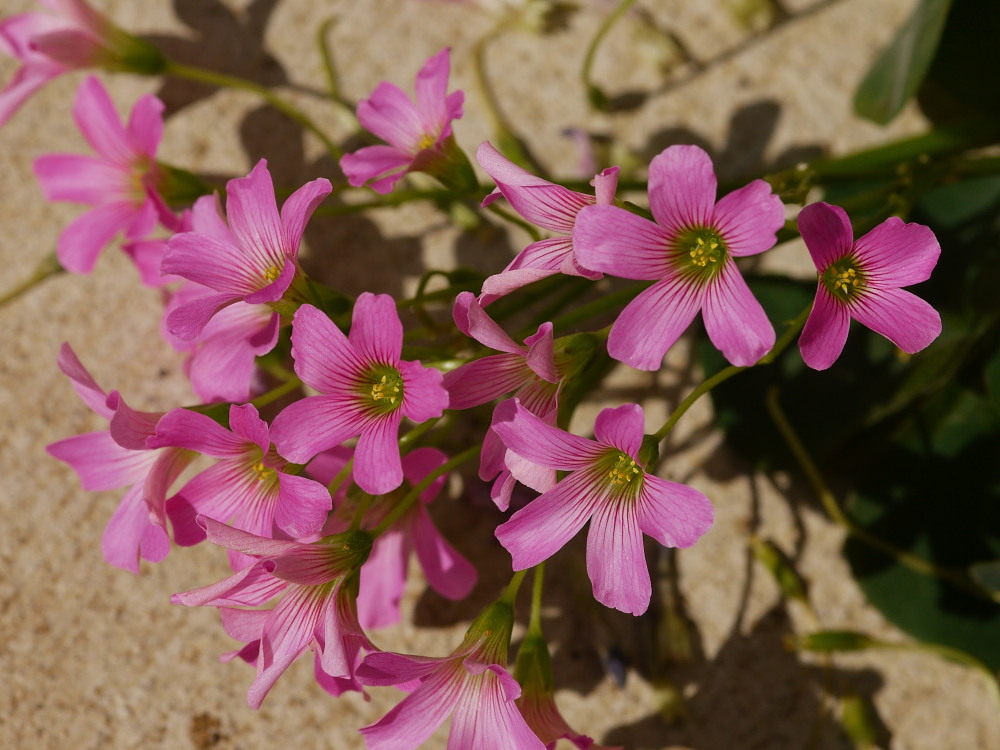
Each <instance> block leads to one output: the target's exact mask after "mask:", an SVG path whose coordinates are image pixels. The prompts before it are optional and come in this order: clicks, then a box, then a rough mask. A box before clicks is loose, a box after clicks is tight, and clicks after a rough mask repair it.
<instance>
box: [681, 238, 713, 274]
mask: <svg viewBox="0 0 1000 750" xmlns="http://www.w3.org/2000/svg"><path fill="white" fill-rule="evenodd" d="M718 250H719V242H718V240H714V239H711V238H710V239H709V241H708V242H705V240H704V239H702V238H701V237H698V238H697V240H696V241H695V245H694V247H692V248H691V252H689V253H688V255H689V256H690V257H691V264H692V265H695V266H698V267H699V268H704V267H705V266H707V265H708V264H709V263H718V262H719V252H718Z"/></svg>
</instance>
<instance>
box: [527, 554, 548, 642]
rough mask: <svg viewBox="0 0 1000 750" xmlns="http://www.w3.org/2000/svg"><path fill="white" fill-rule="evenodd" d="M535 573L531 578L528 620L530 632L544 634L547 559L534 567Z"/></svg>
mask: <svg viewBox="0 0 1000 750" xmlns="http://www.w3.org/2000/svg"><path fill="white" fill-rule="evenodd" d="M534 571H535V575H534V577H533V578H532V580H531V619H529V620H528V632H529V633H531V634H534V635H538V636H540V635H541V634H542V584H543V583H544V579H545V561H544V560H543V561H542V562H540V563H538V565H536V566H535V568H534Z"/></svg>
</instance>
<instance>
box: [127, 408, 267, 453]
mask: <svg viewBox="0 0 1000 750" xmlns="http://www.w3.org/2000/svg"><path fill="white" fill-rule="evenodd" d="M233 408H236V407H233ZM250 408H253V407H252V406H251V407H250ZM146 445H147V447H149V448H162V447H164V446H167V445H173V446H177V447H180V448H187V449H188V450H192V451H197V452H198V453H204V454H205V455H206V456H213V457H215V458H239V457H242V456H245V455H247V451H248V449H250V446H249V445H248V444H247V440H246V438H244V437H241V436H239V435H235V434H233V433H232V432H230V431H229V430H227V429H226V428H225V427H223V426H222V425H220V424H219V423H218V422H216V421H215V420H214V419H212V418H211V417H208V416H205V415H204V414H199V413H198V412H194V411H191V410H189V409H173V410H171V411H169V412H167V413H166V414H164V415H163V417H162V418H161V419H160V421H159V422H158V423H157V425H156V435H155V436H153V437H151V438H150V439H149V440H148V441H147V442H146Z"/></svg>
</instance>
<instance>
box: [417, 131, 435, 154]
mask: <svg viewBox="0 0 1000 750" xmlns="http://www.w3.org/2000/svg"><path fill="white" fill-rule="evenodd" d="M436 140H437V139H436V138H435V137H434V136H433V135H430V134H429V133H424V134H423V135H422V136H420V140H419V141H417V148H418V149H420V150H421V151H423V150H424V149H425V148H430V147H431V146H433V145H434V143H435V141H436Z"/></svg>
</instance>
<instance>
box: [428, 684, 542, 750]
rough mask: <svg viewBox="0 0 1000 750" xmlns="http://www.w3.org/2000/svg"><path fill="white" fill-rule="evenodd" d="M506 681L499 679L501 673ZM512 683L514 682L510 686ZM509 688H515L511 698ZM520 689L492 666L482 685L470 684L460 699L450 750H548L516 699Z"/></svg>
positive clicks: (449, 738)
mask: <svg viewBox="0 0 1000 750" xmlns="http://www.w3.org/2000/svg"><path fill="white" fill-rule="evenodd" d="M501 672H502V673H503V675H504V676H505V677H506V680H505V679H503V677H501V676H500V673H501ZM510 683H513V685H512V686H510ZM508 686H510V687H512V688H515V689H516V695H514V696H513V697H511V692H510V690H509V689H508ZM520 692H521V691H520V687H519V686H518V685H517V683H516V682H514V679H513V678H512V677H510V675H508V674H507V673H506V671H504V670H503V669H502V668H501V667H498V666H496V665H491V666H490V667H489V669H488V671H487V672H486V674H485V675H484V676H483V677H482V678H481V682H480V683H479V684H478V685H476V686H474V687H473V685H470V686H469V687H468V688H467V689H466V690H465V691H464V692H463V693H462V696H461V698H459V700H458V703H457V704H456V706H455V713H454V714H453V716H452V719H451V733H450V734H449V736H448V750H464V748H473V747H474V748H482V750H545V745H544V744H543V743H542V741H541V740H540V739H538V737H536V736H535V733H534V732H532V731H531V729H530V728H529V727H528V725H527V723H526V722H525V720H524V717H523V716H521V712H520V711H518V709H517V705H516V704H515V703H514V700H515V699H516V698H517V697H518V696H519V695H520Z"/></svg>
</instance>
